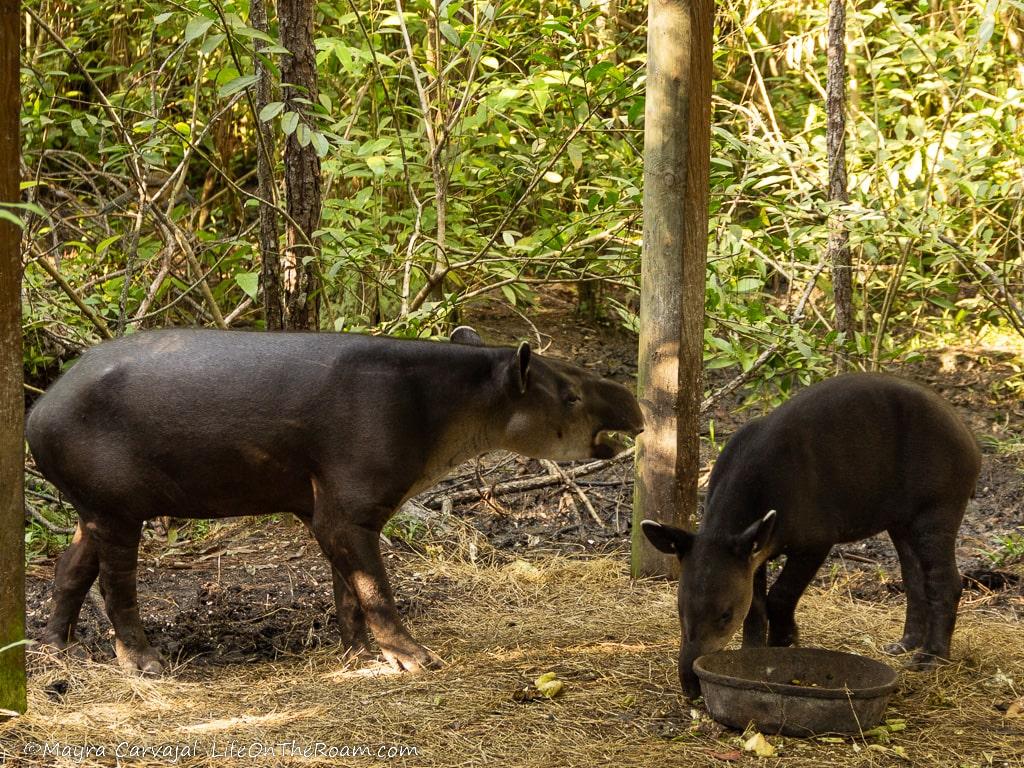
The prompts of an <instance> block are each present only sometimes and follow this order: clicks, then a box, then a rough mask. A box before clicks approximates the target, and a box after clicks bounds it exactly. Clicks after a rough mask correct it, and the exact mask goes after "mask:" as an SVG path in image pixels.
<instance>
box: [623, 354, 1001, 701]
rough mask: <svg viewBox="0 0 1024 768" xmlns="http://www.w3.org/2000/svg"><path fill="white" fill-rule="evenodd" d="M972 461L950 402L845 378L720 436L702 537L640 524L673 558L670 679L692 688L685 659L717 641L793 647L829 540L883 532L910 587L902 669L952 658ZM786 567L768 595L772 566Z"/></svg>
mask: <svg viewBox="0 0 1024 768" xmlns="http://www.w3.org/2000/svg"><path fill="white" fill-rule="evenodd" d="M980 464H981V455H980V452H979V450H978V446H977V443H976V441H975V439H974V437H973V436H972V435H971V433H970V432H969V431H968V429H967V428H966V427H965V426H964V424H963V422H962V421H961V420H960V418H959V417H958V416H957V414H956V412H955V411H954V410H953V408H952V407H951V406H950V405H949V404H948V403H947V402H945V401H944V400H942V399H941V398H940V397H939V396H938V395H936V394H935V393H933V392H932V391H930V390H928V389H926V388H925V387H923V386H920V385H918V384H915V383H913V382H910V381H906V380H903V379H900V378H896V377H893V376H887V375H884V374H866V373H857V374H847V375H844V376H839V377H836V378H834V379H829V380H827V381H824V382H821V383H819V384H816V385H814V386H811V387H808V388H807V389H805V390H804V391H802V392H800V393H799V394H797V395H796V396H795V397H793V398H792V399H791V400H789V401H788V402H786V403H785V404H783V405H782V406H780V407H779V408H777V409H776V410H775V411H773V412H772V413H771V414H769V415H768V416H765V417H763V418H760V419H756V420H754V421H751V422H749V423H748V424H746V425H745V426H744V427H742V428H741V429H740V430H739V431H737V432H736V434H735V435H734V436H733V437H732V439H731V440H729V442H728V444H727V445H726V447H725V449H724V450H723V451H722V454H721V456H719V458H718V460H717V462H716V463H715V466H714V469H713V470H712V472H711V478H710V481H709V486H708V495H707V500H706V508H705V513H704V519H703V522H702V525H701V529H700V531H699V532H698V533H697V534H692V533H689V532H687V531H684V530H681V529H678V528H673V527H671V526H667V525H662V524H659V523H656V522H652V521H649V520H645V521H644V522H643V529H644V533H645V534H646V535H647V538H648V539H650V541H651V543H652V544H654V545H655V546H656V547H657V548H658V549H660V550H661V551H663V552H667V553H672V554H675V555H677V556H678V557H679V558H680V565H681V577H680V581H679V620H680V627H681V631H682V638H681V645H680V651H679V677H680V681H681V682H682V685H683V690H684V691H685V692H686V693H687V695H689V696H691V697H696V696H698V695H699V694H700V686H699V681H698V679H697V677H696V675H695V674H694V672H693V662H694V661H695V660H696V659H697V658H698V657H700V656H701V655H703V654H706V653H712V652H714V651H717V650H720V649H721V648H723V647H724V646H725V645H726V644H727V643H728V642H729V640H730V638H731V637H732V636H733V634H734V633H735V632H736V629H737V628H738V627H739V625H740V624H741V623H742V624H743V645H744V646H763V645H765V642H766V640H767V643H768V644H769V645H778V646H784V645H792V644H794V643H795V642H796V641H797V627H796V622H795V620H794V611H795V609H796V605H797V602H798V601H799V599H800V596H801V595H802V594H803V592H804V590H805V589H806V588H807V585H808V584H809V583H810V581H811V579H813V578H814V575H815V573H816V572H817V571H818V568H819V567H821V565H822V563H823V562H824V561H825V558H826V557H827V556H828V553H829V551H830V550H831V548H832V546H833V545H834V544H838V543H843V542H852V541H857V540H859V539H863V538H866V537H868V536H872V535H874V534H876V533H880V532H882V531H886V532H887V533H888V534H889V537H890V538H891V539H892V542H893V544H894V545H895V547H896V552H897V554H898V555H899V560H900V569H901V572H902V576H903V583H904V587H905V589H906V595H907V612H906V622H905V625H904V630H903V637H902V639H901V640H900V641H899V642H898V643H894V644H892V645H890V646H888V647H887V650H888V651H889V652H891V653H903V652H909V651H916V653H915V655H914V657H913V659H912V661H911V666H915V667H921V666H927V665H930V664H933V663H935V662H937V661H940V660H943V659H948V658H949V648H950V641H951V638H952V635H953V626H954V624H955V622H956V612H957V605H958V603H959V600H960V591H961V585H960V581H961V580H960V574H959V571H958V570H957V565H956V558H955V554H954V546H955V542H956V535H957V530H958V529H959V527H960V521H961V520H962V518H963V515H964V509H965V507H966V505H967V502H968V500H969V499H970V498H971V496H972V495H973V493H974V486H975V482H976V481H977V477H978V472H979V469H980ZM781 555H785V556H786V561H785V565H784V567H783V568H782V571H781V572H780V573H779V575H778V577H777V578H776V579H775V582H774V584H773V585H772V588H771V590H770V591H767V563H768V561H769V560H772V559H773V558H776V557H779V556H781Z"/></svg>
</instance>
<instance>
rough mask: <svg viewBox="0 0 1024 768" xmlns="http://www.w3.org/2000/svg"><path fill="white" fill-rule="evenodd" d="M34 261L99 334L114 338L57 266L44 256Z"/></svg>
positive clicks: (106, 337) (100, 318) (105, 337)
mask: <svg viewBox="0 0 1024 768" xmlns="http://www.w3.org/2000/svg"><path fill="white" fill-rule="evenodd" d="M35 263H36V264H38V265H39V266H40V267H42V268H43V271H44V272H46V274H48V275H49V276H50V277H52V278H53V279H54V281H55V282H56V283H57V285H59V286H60V287H61V290H62V291H64V293H66V294H67V295H68V298H70V299H71V300H72V301H73V302H75V306H77V307H78V308H79V309H80V310H82V314H83V315H85V316H86V317H87V318H88V319H89V322H91V323H92V324H93V325H94V326H96V330H97V331H99V332H100V336H102V337H103V338H104V339H112V338H114V334H113V333H111V332H110V328H108V327H107V324H106V323H105V322H104V321H103V318H102V317H100V316H99V315H97V314H96V312H94V311H93V308H92V307H90V306H89V305H88V304H86V303H85V301H84V300H83V299H82V297H81V296H79V295H78V292H77V291H76V290H75V289H74V288H73V287H72V286H71V283H69V282H68V281H67V280H65V279H64V276H63V275H62V274H61V273H60V272H58V271H57V268H56V267H55V266H53V264H51V263H50V262H49V261H48V260H47V259H46V258H45V257H43V258H39V259H36V260H35Z"/></svg>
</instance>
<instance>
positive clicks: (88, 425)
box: [26, 328, 643, 674]
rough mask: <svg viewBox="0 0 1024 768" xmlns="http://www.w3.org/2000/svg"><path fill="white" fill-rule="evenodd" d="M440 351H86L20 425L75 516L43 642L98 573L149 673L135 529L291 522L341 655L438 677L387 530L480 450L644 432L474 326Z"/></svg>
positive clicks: (170, 340)
mask: <svg viewBox="0 0 1024 768" xmlns="http://www.w3.org/2000/svg"><path fill="white" fill-rule="evenodd" d="M452 340H453V341H454V342H458V343H452V344H446V343H439V342H432V341H416V340H399V339H391V338H382V337H370V336H362V335H355V334H331V333H319V334H318V333H258V332H241V331H211V330H200V329H191V330H188V329H179V330H165V331H147V332H141V333H138V334H135V335H132V336H128V337H125V338H122V339H119V340H116V341H111V342H106V343H103V344H100V345H99V346H97V347H95V348H93V349H91V350H89V351H88V352H86V354H85V355H83V357H82V358H81V359H80V360H79V361H78V362H77V363H76V364H75V365H74V366H73V367H72V368H71V369H70V370H69V371H68V372H67V373H65V374H64V375H63V376H62V377H61V378H60V379H59V380H58V381H57V382H56V383H55V384H54V385H53V386H52V387H51V388H50V390H49V391H48V392H47V393H46V394H45V395H44V396H43V397H42V398H41V400H40V401H39V402H38V403H37V404H36V405H35V407H34V408H33V409H32V412H31V414H30V416H29V419H28V423H27V427H26V433H27V437H28V442H29V445H30V447H31V449H32V453H33V455H34V456H35V460H36V463H37V465H38V467H39V469H40V471H41V472H42V473H43V474H44V475H45V476H46V477H47V478H48V479H49V480H50V481H51V482H52V483H53V484H54V485H55V486H56V487H57V488H58V489H59V490H60V491H61V492H62V493H63V494H64V495H65V496H66V497H67V499H68V500H69V501H70V502H71V503H72V504H73V505H74V506H75V508H76V509H77V511H78V515H79V522H78V527H77V529H76V531H75V536H74V539H73V541H72V543H71V545H70V547H69V548H68V550H67V551H66V552H65V553H64V555H63V556H62V557H61V558H60V561H59V562H58V564H57V569H56V576H55V579H54V598H53V608H52V614H51V616H50V619H49V622H48V623H47V625H46V629H45V631H44V636H43V638H42V639H43V640H44V641H45V642H47V643H49V644H52V645H54V646H57V647H60V648H63V647H66V646H67V645H68V643H70V642H71V641H72V640H73V638H74V628H75V623H76V621H77V619H78V613H79V610H80V608H81V605H82V601H83V599H84V598H85V596H86V593H87V592H88V590H89V588H90V586H91V585H92V583H93V581H94V580H95V579H96V578H97V576H98V577H99V585H100V592H101V594H102V595H103V600H104V603H105V606H106V611H107V616H108V617H109V619H110V622H111V624H113V627H114V633H115V651H116V653H117V658H118V660H119V662H120V663H121V664H122V665H123V666H125V667H126V668H128V669H132V670H137V671H141V672H144V673H151V674H155V673H158V672H160V671H161V670H162V664H161V661H160V657H159V654H158V653H157V651H156V650H155V649H154V648H153V647H152V646H150V644H149V642H148V640H147V639H146V635H145V633H144V632H143V628H142V623H141V621H140V618H139V609H138V603H137V598H136V568H137V563H138V547H139V541H140V536H141V532H142V525H143V522H144V521H145V520H147V519H149V518H153V517H157V516H161V515H172V516H175V517H181V518H221V517H228V516H236V515H253V514H269V513H285V512H291V513H293V514H294V515H296V516H297V517H298V518H299V519H301V520H302V521H303V522H304V523H305V524H306V525H307V526H308V527H309V529H310V531H311V532H312V534H313V536H314V537H315V538H316V540H317V542H318V543H319V545H320V547H321V549H322V550H323V552H324V554H325V555H326V557H327V559H328V560H329V561H330V563H331V565H332V569H333V580H334V597H335V603H336V605H337V611H338V624H339V627H340V630H341V635H342V640H343V642H344V643H345V644H346V645H347V646H349V647H351V648H352V649H354V650H356V651H359V650H362V649H364V648H366V643H367V640H368V636H367V628H369V631H370V632H372V633H373V637H374V639H376V641H377V644H378V645H379V646H380V649H381V652H382V654H383V656H384V658H385V659H386V660H387V661H388V662H389V663H390V664H391V665H393V666H394V667H395V668H398V669H404V670H419V669H421V668H424V667H429V666H433V665H434V664H436V663H437V661H438V659H437V657H436V656H434V654H433V653H431V652H430V651H429V650H428V649H426V648H424V647H423V646H422V645H420V644H419V643H418V642H416V640H414V639H413V637H412V635H411V634H410V633H409V632H408V630H407V629H406V628H405V627H404V626H403V624H402V621H401V619H400V618H399V615H398V611H397V609H396V607H395V601H394V598H393V597H392V594H391V589H390V587H389V585H388V580H387V574H386V572H385V569H384V564H383V561H382V559H381V552H380V533H381V529H382V528H383V526H384V524H385V523H386V522H387V520H388V518H390V517H391V516H392V514H393V513H394V512H395V511H396V510H397V509H398V508H399V507H400V506H401V505H402V503H403V502H404V501H406V500H407V499H408V498H410V497H411V496H413V495H414V494H416V493H418V492H420V491H422V490H424V489H426V488H428V487H429V486H431V485H432V484H433V483H434V482H436V481H437V480H439V479H440V478H441V477H443V476H444V475H445V474H446V473H447V472H448V471H449V469H451V468H452V467H454V466H455V465H456V464H458V463H460V462H462V461H465V460H467V459H470V458H473V457H475V456H478V455H479V454H481V453H484V452H487V451H490V450H494V449H506V450H509V451H515V452H517V453H521V454H524V455H526V456H531V457H534V458H542V459H554V460H568V459H584V458H607V457H609V456H611V455H613V454H614V452H615V450H616V442H615V439H614V436H610V435H608V434H607V433H609V432H622V433H628V434H636V433H637V432H639V431H641V430H642V429H643V417H642V415H641V413H640V409H639V407H638V405H637V401H636V398H635V397H634V396H633V394H632V393H631V392H630V391H629V390H628V389H626V387H624V386H622V385H620V384H616V383H614V382H612V381H609V380H607V379H603V378H601V377H599V376H597V375H595V374H593V373H590V372H588V371H586V370H584V369H582V368H579V367H577V366H575V365H571V364H569V363H565V362H559V361H557V360H554V359H550V358H546V357H542V356H540V355H535V354H532V353H531V350H530V347H529V346H528V345H527V344H521V345H519V346H518V347H516V348H502V347H489V346H484V345H483V343H482V342H481V341H480V337H479V336H477V334H476V333H475V332H474V331H472V329H468V328H459V329H456V332H455V333H453V335H452Z"/></svg>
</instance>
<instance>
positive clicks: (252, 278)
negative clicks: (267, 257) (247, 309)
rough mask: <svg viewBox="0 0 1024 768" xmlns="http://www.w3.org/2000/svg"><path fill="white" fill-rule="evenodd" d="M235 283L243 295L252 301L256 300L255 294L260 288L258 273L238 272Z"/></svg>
mask: <svg viewBox="0 0 1024 768" xmlns="http://www.w3.org/2000/svg"><path fill="white" fill-rule="evenodd" d="M235 282H236V283H237V284H238V287H239V288H241V289H242V290H243V291H245V295H246V296H248V297H249V298H250V299H252V300H253V301H255V300H256V293H257V291H258V290H259V286H260V273H259V272H240V273H239V274H237V275H235Z"/></svg>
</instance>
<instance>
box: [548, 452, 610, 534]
mask: <svg viewBox="0 0 1024 768" xmlns="http://www.w3.org/2000/svg"><path fill="white" fill-rule="evenodd" d="M541 464H542V465H543V466H544V467H545V468H546V469H547V471H548V474H550V475H551V476H552V477H553V478H557V479H558V480H559V481H560V482H561V483H562V484H563V485H564V486H565V487H566V488H568V489H569V490H570V491H572V492H573V493H575V494H576V496H577V497H578V498H579V500H580V501H581V502H583V506H584V507H586V508H587V512H588V513H589V514H590V516H591V517H592V518H593V519H594V522H596V523H597V524H598V525H600V526H601V527H602V528H607V527H608V526H607V525H606V524H605V522H604V520H602V519H601V516H600V515H599V514H597V510H596V509H594V505H593V504H591V503H590V499H589V498H587V494H585V493H584V492H583V489H582V488H580V487H579V486H578V485H576V481H574V480H573V479H572V478H571V477H569V476H568V475H567V474H566V473H565V470H564V469H562V468H561V467H560V466H558V465H557V464H555V462H553V461H549V460H547V459H544V460H542V461H541Z"/></svg>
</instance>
